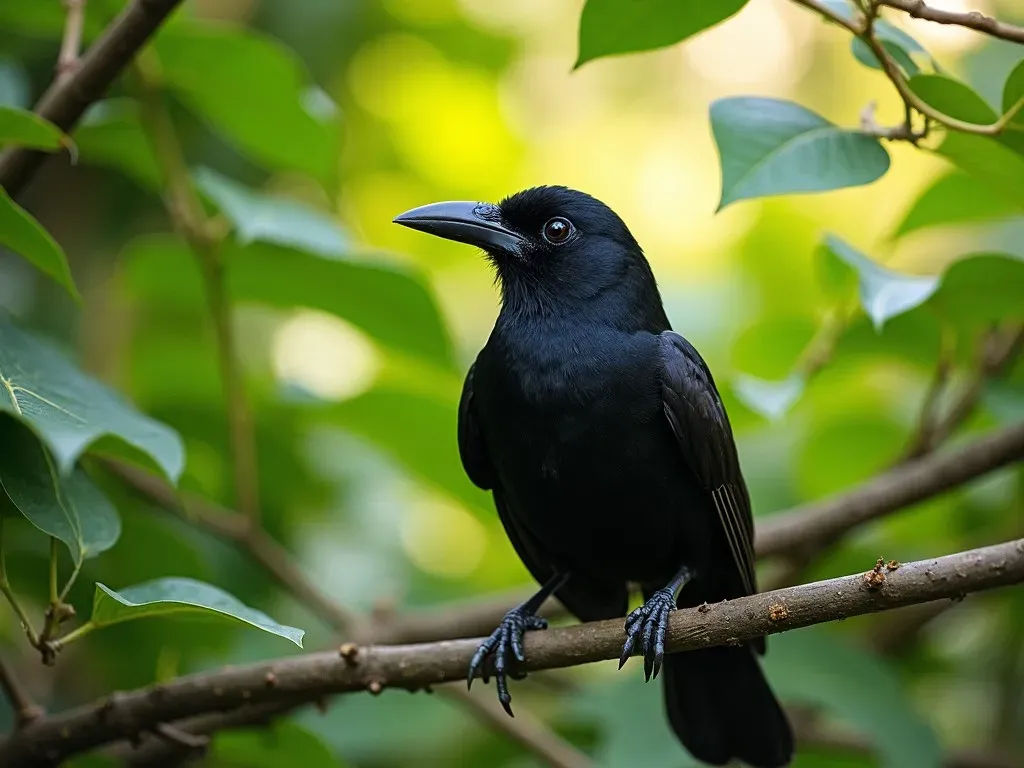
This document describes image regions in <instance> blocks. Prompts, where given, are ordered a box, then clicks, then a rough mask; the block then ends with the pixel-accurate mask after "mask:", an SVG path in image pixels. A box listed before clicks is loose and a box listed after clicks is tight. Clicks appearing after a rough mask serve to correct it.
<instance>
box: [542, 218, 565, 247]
mask: <svg viewBox="0 0 1024 768" xmlns="http://www.w3.org/2000/svg"><path fill="white" fill-rule="evenodd" d="M542 233H543V235H544V239H545V240H547V241H548V242H549V243H551V244H552V245H561V244H562V243H564V242H565V241H566V240H568V239H569V235H571V234H572V223H571V222H570V221H569V220H568V219H563V218H562V217H561V216H556V217H555V218H553V219H549V220H548V222H547V224H545V225H544V229H543V230H542Z"/></svg>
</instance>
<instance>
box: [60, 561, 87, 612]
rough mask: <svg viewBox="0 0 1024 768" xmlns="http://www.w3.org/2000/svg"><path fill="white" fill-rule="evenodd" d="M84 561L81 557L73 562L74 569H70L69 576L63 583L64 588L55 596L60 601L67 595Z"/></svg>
mask: <svg viewBox="0 0 1024 768" xmlns="http://www.w3.org/2000/svg"><path fill="white" fill-rule="evenodd" d="M83 562H85V561H84V560H83V559H79V561H78V562H77V563H75V569H74V570H73V571H71V576H69V577H68V580H67V583H66V584H65V585H64V589H62V590H61V591H60V596H59V597H58V598H57V599H58V600H59V601H60V602H62V603H63V602H64V598H66V597H67V596H68V592H70V591H71V587H73V586H74V584H75V581H76V580H77V579H78V574H79V572H80V571H81V570H82V563H83Z"/></svg>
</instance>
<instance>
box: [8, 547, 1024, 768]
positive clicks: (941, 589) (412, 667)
mask: <svg viewBox="0 0 1024 768" xmlns="http://www.w3.org/2000/svg"><path fill="white" fill-rule="evenodd" d="M1022 581H1024V539H1019V540H1016V541H1010V542H1006V543H1003V544H996V545H994V546H991V547H984V548H981V549H975V550H971V551H968V552H961V553H959V554H955V555H948V556H946V557H940V558H937V559H933V560H923V561H920V562H916V563H910V564H905V565H901V566H898V567H896V568H895V569H894V570H887V569H886V568H884V567H883V568H881V569H880V570H875V571H869V572H868V573H866V574H864V573H860V574H854V575H852V576H845V577H842V578H838V579H830V580H828V581H821V582H816V583H814V584H806V585H803V586H800V587H791V588H789V589H782V590H777V591H775V592H765V593H762V594H758V595H752V596H750V597H744V598H740V599H737V600H730V601H727V602H723V603H716V604H714V605H705V606H701V607H699V608H693V609H685V610H679V611H676V612H674V613H673V614H672V619H671V627H670V630H669V635H668V640H669V642H668V646H669V649H670V651H671V652H678V651H686V650H693V649H696V648H706V647H709V646H714V645H724V644H732V643H737V642H742V641H744V640H749V639H751V638H754V637H759V636H761V635H769V634H775V633H778V632H784V631H786V630H790V629H797V628H800V627H806V626H810V625H812V624H818V623H821V622H825V621H835V620H837V619H844V618H849V617H851V616H859V615H862V614H865V613H872V612H877V611H883V610H889V609H892V608H898V607H901V606H904V605H912V604H914V603H920V602H927V601H931V600H939V599H944V598H960V597H962V596H963V595H965V594H968V593H971V592H977V591H980V590H985V589H992V588H996V587H1001V586H1008V585H1011V584H1018V583H1020V582H1022ZM624 639H625V635H624V632H623V628H622V621H621V620H619V619H611V620H609V621H601V622H594V623H590V624H583V625H578V626H573V627H566V628H560V629H551V630H548V631H545V632H531V633H528V635H527V638H526V662H525V663H524V664H522V665H521V669H522V671H536V670H540V669H552V668H559V667H570V666H577V665H580V664H588V663H592V662H597V661H604V660H607V659H612V658H617V657H618V654H619V652H620V651H621V648H622V643H623V641H624ZM477 645H478V641H477V640H472V639H469V640H453V641H446V642H439V643H431V644H423V645H405V646H367V647H364V648H359V649H356V651H355V653H351V652H350V653H346V654H344V655H342V654H340V653H338V652H330V653H327V652H324V653H313V654H306V655H301V656H295V657H290V658H285V659H278V660H276V661H270V662H264V663H260V664H253V665H247V666H241V667H234V668H226V669H221V670H218V671H214V672H207V673H200V674H195V675H188V676H185V677H181V678H178V679H176V680H173V681H171V682H168V683H162V684H157V685H154V686H150V687H148V688H144V689H141V690H138V691H134V692H131V693H126V694H115V695H113V696H111V697H109V698H107V699H105V700H103V701H100V702H96V703H94V704H89V705H86V706H83V707H79V708H77V709H73V710H71V711H69V712H65V713H62V714H60V715H54V716H50V717H43V718H40V719H38V720H36V721H35V722H34V723H31V724H29V725H27V726H25V728H23V729H22V730H21V731H18V732H16V733H14V734H11V735H10V736H8V737H7V738H6V739H4V740H2V741H0V765H19V766H30V765H40V764H42V765H45V764H52V763H55V762H59V761H60V760H62V759H65V758H67V757H69V756H71V755H74V754H78V753H80V752H83V751H86V750H90V749H94V748H96V747H99V746H102V745H104V744H107V743H110V742H112V741H116V740H119V739H124V738H131V737H133V736H135V735H137V734H139V733H140V732H142V731H146V730H151V729H153V728H154V727H156V725H157V724H158V723H162V722H173V721H175V720H179V719H182V718H185V717H191V716H196V715H201V714H204V713H208V712H215V711H224V710H231V709H235V708H238V707H246V706H261V705H264V704H270V703H272V702H278V701H289V702H297V701H300V700H308V701H317V700H319V699H321V698H322V697H324V696H328V695H331V694H337V693H346V692H355V691H366V690H369V691H371V692H379V691H380V690H382V689H384V688H401V689H406V690H418V689H422V688H423V687H425V686H430V685H435V684H438V683H444V682H450V681H453V680H464V679H465V676H466V669H467V667H468V664H469V659H470V657H471V656H472V655H473V653H474V652H475V651H476V648H477Z"/></svg>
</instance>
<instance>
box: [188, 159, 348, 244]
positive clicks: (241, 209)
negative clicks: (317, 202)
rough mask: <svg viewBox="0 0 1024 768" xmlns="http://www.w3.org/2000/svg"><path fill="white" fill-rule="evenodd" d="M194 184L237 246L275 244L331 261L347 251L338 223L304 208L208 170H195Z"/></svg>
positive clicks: (294, 202)
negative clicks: (216, 210)
mask: <svg viewBox="0 0 1024 768" xmlns="http://www.w3.org/2000/svg"><path fill="white" fill-rule="evenodd" d="M195 180H196V184H197V185H198V187H199V189H200V191H202V192H203V194H205V195H206V196H207V197H208V198H210V200H212V201H213V203H214V204H215V205H216V206H217V208H219V209H220V212H221V213H223V214H224V215H225V216H226V217H227V218H228V219H229V220H230V221H231V223H232V224H234V226H235V234H236V236H237V237H238V241H239V242H240V243H251V242H256V241H258V242H264V243H277V244H278V245H285V246H289V247H293V248H298V249H300V250H303V251H308V252H310V253H315V254H318V255H320V256H325V257H327V258H335V259H345V258H347V257H348V255H349V253H350V251H351V249H350V248H349V244H348V240H347V238H346V237H345V235H344V234H343V233H342V231H341V227H340V226H339V225H338V222H337V221H335V220H334V219H333V218H331V217H330V216H328V215H326V214H324V213H321V212H320V211H317V210H315V209H313V208H310V207H309V206H308V205H304V204H302V203H300V202H298V201H296V200H289V199H287V198H284V197H277V196H273V195H263V194H258V193H255V192H251V191H249V190H248V189H247V188H246V187H244V186H242V185H241V184H238V183H236V182H233V181H231V180H230V179H228V178H226V177H224V176H221V175H220V174H219V173H216V172H215V171H211V170H210V169H209V168H200V169H199V170H197V171H196V172H195Z"/></svg>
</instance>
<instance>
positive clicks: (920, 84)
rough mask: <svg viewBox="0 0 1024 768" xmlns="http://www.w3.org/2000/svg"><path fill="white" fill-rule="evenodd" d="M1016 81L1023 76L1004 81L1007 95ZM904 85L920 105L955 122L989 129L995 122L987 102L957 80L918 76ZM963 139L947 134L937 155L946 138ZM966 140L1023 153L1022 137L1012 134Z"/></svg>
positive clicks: (1014, 76)
mask: <svg viewBox="0 0 1024 768" xmlns="http://www.w3.org/2000/svg"><path fill="white" fill-rule="evenodd" d="M1016 77H1024V76H1019V75H1016V72H1014V73H1011V75H1010V78H1009V79H1008V81H1007V88H1008V89H1009V90H1010V92H1011V95H1012V93H1013V91H1014V90H1015V89H1016V87H1017V85H1016ZM908 85H909V86H910V88H911V90H913V91H914V93H916V94H917V95H918V96H920V97H921V98H922V99H923V100H924V101H926V102H928V104H930V105H931V106H933V107H935V108H936V109H938V110H940V111H941V112H943V113H945V114H947V115H949V116H950V117H955V118H956V119H958V120H965V121H967V122H969V123H978V124H979V125H991V124H992V123H994V122H996V120H998V119H999V115H997V114H996V111H995V110H994V109H993V108H992V107H991V106H990V105H989V103H988V102H987V101H985V99H983V98H982V97H981V95H980V94H979V93H977V91H975V90H974V89H973V88H971V87H970V86H969V85H966V84H965V83H962V82H960V81H959V80H954V79H953V78H951V77H946V76H944V75H918V76H917V77H913V78H911V79H910V80H909V81H908ZM964 135H970V134H961V133H959V132H957V131H949V132H948V135H947V136H946V139H945V140H944V141H943V143H942V145H941V146H940V147H939V150H938V151H939V152H940V154H942V153H943V148H944V147H945V146H946V143H947V142H949V140H950V138H953V140H954V142H955V141H957V140H958V139H959V138H960V137H961V136H964ZM970 136H971V137H972V138H976V139H982V140H987V141H988V142H992V143H998V144H1000V145H1002V146H1005V147H1008V148H1009V149H1011V150H1013V151H1015V152H1024V134H1020V133H1019V132H1017V131H1014V130H1006V131H1003V132H1002V133H1001V134H999V135H998V136H995V137H992V138H988V137H984V136H974V135H970ZM977 146H980V145H977Z"/></svg>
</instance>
